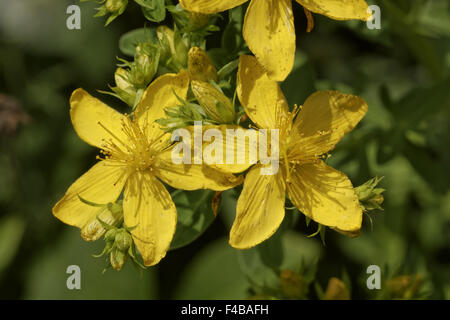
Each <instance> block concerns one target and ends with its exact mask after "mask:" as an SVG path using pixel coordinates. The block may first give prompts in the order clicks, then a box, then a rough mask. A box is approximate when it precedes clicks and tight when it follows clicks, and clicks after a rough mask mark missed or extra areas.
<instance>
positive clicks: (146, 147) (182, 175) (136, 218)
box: [53, 71, 241, 266]
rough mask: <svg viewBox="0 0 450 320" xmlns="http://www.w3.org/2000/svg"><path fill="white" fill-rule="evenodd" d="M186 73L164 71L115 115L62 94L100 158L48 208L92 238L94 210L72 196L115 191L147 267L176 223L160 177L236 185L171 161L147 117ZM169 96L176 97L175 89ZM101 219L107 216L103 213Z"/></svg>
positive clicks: (166, 137)
mask: <svg viewBox="0 0 450 320" xmlns="http://www.w3.org/2000/svg"><path fill="white" fill-rule="evenodd" d="M188 86H189V75H188V74H187V72H185V71H182V72H180V73H179V74H178V75H175V74H166V75H164V76H161V77H159V78H158V79H156V80H155V81H154V82H152V84H150V86H149V87H148V88H147V90H146V91H145V93H144V95H143V98H142V100H141V102H140V103H139V105H138V106H137V109H136V112H135V114H134V115H133V116H132V117H131V116H127V115H123V114H121V113H119V112H117V111H115V110H114V109H112V108H110V107H108V106H107V105H105V104H103V103H102V102H101V101H99V100H97V99H95V98H93V97H92V96H90V95H89V94H88V93H87V92H86V91H84V90H82V89H77V90H75V91H74V92H73V94H72V97H71V99H70V106H71V109H70V115H71V119H72V123H73V126H74V128H75V131H76V132H77V134H78V135H79V137H80V138H81V139H83V140H84V141H85V142H87V143H88V144H90V145H92V146H95V147H98V148H100V149H101V154H102V157H99V159H100V160H101V161H100V162H98V163H97V164H95V165H94V166H93V167H92V168H91V169H90V170H89V171H88V172H86V173H85V174H84V175H83V176H81V177H80V178H79V179H78V180H77V181H75V183H74V184H72V186H70V188H69V189H68V190H67V192H66V194H65V196H64V197H63V198H62V199H61V200H60V201H59V202H58V203H57V204H56V205H55V206H54V207H53V214H54V215H55V217H57V218H58V219H60V220H61V221H63V222H64V223H66V224H69V225H72V226H76V227H78V228H80V229H82V230H83V231H85V232H82V236H83V238H84V239H85V240H88V241H89V240H96V239H98V238H99V237H100V236H101V235H102V234H103V233H104V229H103V227H102V226H101V224H99V223H98V221H97V219H96V214H97V213H98V208H95V207H92V206H89V205H87V204H85V203H84V202H82V201H80V199H79V197H81V198H83V199H86V200H88V201H92V202H95V203H110V202H115V201H116V200H117V199H118V197H119V196H120V195H121V193H122V191H123V218H124V223H125V224H126V225H127V226H129V227H134V226H136V228H135V229H133V231H132V236H133V239H134V242H135V243H136V246H137V248H138V249H139V251H140V252H141V254H142V257H143V260H144V264H145V265H147V266H151V265H154V264H156V263H158V262H159V261H160V260H161V259H162V258H163V257H164V256H165V254H166V251H167V250H168V249H169V246H170V242H171V241H172V237H173V235H174V232H175V226H176V223H177V210H176V208H175V205H174V203H173V201H172V199H171V197H170V194H169V192H168V191H167V190H166V188H165V187H164V185H163V184H162V183H161V182H160V180H162V181H164V182H166V183H167V184H169V185H171V186H172V187H174V188H178V189H185V190H194V189H201V188H208V189H213V190H225V189H228V188H231V187H233V186H235V185H236V184H239V183H241V181H240V180H239V179H238V178H236V177H235V176H233V175H230V174H225V173H221V172H219V171H216V170H214V169H211V168H208V167H204V166H200V165H183V164H179V165H177V164H174V163H173V162H172V159H171V151H172V148H173V146H170V134H167V133H165V132H164V131H163V130H161V128H160V127H159V125H158V124H157V123H156V122H154V121H155V120H156V119H159V118H163V117H164V108H165V107H167V106H171V105H176V104H177V102H178V101H177V98H176V95H178V96H179V97H181V98H183V99H185V98H186V94H187V90H188ZM175 94H176V95H175ZM102 220H104V221H106V222H109V221H111V220H114V217H112V216H111V217H108V216H105V211H103V212H102Z"/></svg>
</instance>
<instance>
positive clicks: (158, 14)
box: [134, 0, 166, 22]
mask: <svg viewBox="0 0 450 320" xmlns="http://www.w3.org/2000/svg"><path fill="white" fill-rule="evenodd" d="M134 1H135V2H136V3H137V4H139V5H140V6H141V9H142V13H143V14H144V16H145V18H146V19H147V20H150V21H152V22H161V21H163V20H164V19H165V18H166V5H165V4H164V0H134Z"/></svg>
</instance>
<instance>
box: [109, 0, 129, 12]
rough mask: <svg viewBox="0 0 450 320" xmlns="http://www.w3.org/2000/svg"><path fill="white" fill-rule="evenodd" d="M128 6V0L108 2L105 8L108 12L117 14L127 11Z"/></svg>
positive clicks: (111, 0)
mask: <svg viewBox="0 0 450 320" xmlns="http://www.w3.org/2000/svg"><path fill="white" fill-rule="evenodd" d="M127 4H128V0H106V3H105V8H106V10H108V12H111V13H116V12H119V11H121V10H123V9H125V8H124V7H126V6H127Z"/></svg>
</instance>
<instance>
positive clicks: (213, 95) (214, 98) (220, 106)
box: [191, 80, 236, 124]
mask: <svg viewBox="0 0 450 320" xmlns="http://www.w3.org/2000/svg"><path fill="white" fill-rule="evenodd" d="M191 88H192V92H193V93H194V95H195V97H196V98H197V100H198V102H199V103H200V105H201V106H202V107H203V108H204V110H205V113H206V114H207V115H208V116H209V117H210V118H211V119H212V120H214V121H217V122H218V123H222V124H224V123H231V122H233V121H234V120H235V117H236V113H235V110H234V107H233V104H232V103H231V101H230V99H228V98H227V97H226V96H225V95H224V94H223V93H222V92H221V91H219V90H218V89H216V88H215V87H214V86H212V85H211V84H209V83H207V82H203V81H196V80H194V81H192V82H191Z"/></svg>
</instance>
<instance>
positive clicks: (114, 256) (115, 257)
mask: <svg viewBox="0 0 450 320" xmlns="http://www.w3.org/2000/svg"><path fill="white" fill-rule="evenodd" d="M127 260H128V253H126V252H123V251H120V250H119V249H117V248H116V249H113V250H112V251H111V254H110V262H111V266H112V267H113V269H114V270H117V271H119V270H121V269H122V268H123V266H124V264H125V262H127Z"/></svg>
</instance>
